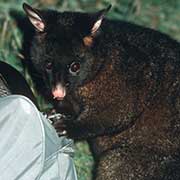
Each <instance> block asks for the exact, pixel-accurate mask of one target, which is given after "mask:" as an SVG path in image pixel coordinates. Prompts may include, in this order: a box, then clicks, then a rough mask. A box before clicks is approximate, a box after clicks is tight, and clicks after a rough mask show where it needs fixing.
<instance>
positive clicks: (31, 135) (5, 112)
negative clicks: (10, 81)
mask: <svg viewBox="0 0 180 180" xmlns="http://www.w3.org/2000/svg"><path fill="white" fill-rule="evenodd" d="M73 153H74V150H73V141H72V140H70V139H67V138H65V137H60V138H59V137H58V136H57V134H56V132H55V130H54V128H53V127H52V126H51V124H50V123H49V121H48V120H47V119H46V118H45V117H44V116H43V115H42V114H41V113H40V112H39V111H38V110H37V108H36V107H35V105H34V104H33V103H32V102H31V101H30V100H29V99H27V98H25V97H23V96H19V95H11V96H7V97H2V98H0V180H76V179H77V176H76V171H75V167H74V164H73V160H72V155H73Z"/></svg>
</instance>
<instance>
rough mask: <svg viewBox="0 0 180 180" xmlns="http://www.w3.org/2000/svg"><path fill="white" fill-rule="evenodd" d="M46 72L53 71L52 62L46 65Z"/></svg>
mask: <svg viewBox="0 0 180 180" xmlns="http://www.w3.org/2000/svg"><path fill="white" fill-rule="evenodd" d="M46 70H47V71H51V70H52V62H47V63H46Z"/></svg>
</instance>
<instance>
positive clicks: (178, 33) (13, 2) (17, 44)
mask: <svg viewBox="0 0 180 180" xmlns="http://www.w3.org/2000/svg"><path fill="white" fill-rule="evenodd" d="M23 2H24V1H22V0H0V59H1V60H3V61H6V62H8V63H9V64H11V65H12V66H14V67H15V68H16V69H18V70H19V71H20V72H21V73H22V74H23V75H24V76H25V77H26V78H27V80H28V82H29V83H30V85H31V87H32V89H33V91H34V88H33V84H32V81H31V78H30V77H29V75H28V74H27V72H26V71H25V70H24V69H23V68H22V64H21V58H20V57H21V54H20V53H19V52H20V49H21V41H22V34H21V32H20V31H19V29H18V28H17V25H16V22H15V20H14V19H13V18H12V17H11V16H10V15H9V12H10V10H12V9H14V10H16V11H19V12H21V13H23V12H22V7H21V6H22V3H23ZM26 2H28V3H29V4H33V5H34V6H35V7H40V8H47V7H48V8H52V9H58V10H61V11H64V10H71V11H74V10H76V11H77V10H78V11H79V10H80V11H94V9H97V10H99V9H101V8H104V7H106V6H107V5H108V4H109V2H111V3H112V5H113V7H112V10H111V11H110V13H109V14H108V17H109V18H115V19H121V20H127V21H131V22H135V23H137V24H140V25H144V26H147V27H151V28H154V29H158V30H160V31H162V32H164V33H167V34H169V35H170V36H172V37H174V38H175V39H177V40H180V18H179V17H180V1H179V0H111V1H108V0H73V1H72V0H26ZM37 98H38V100H39V103H40V104H41V109H45V108H47V105H46V104H45V103H44V101H43V100H42V98H41V97H39V96H38V97H37ZM74 159H75V164H76V168H77V172H78V177H79V179H80V180H89V179H91V169H92V164H93V158H92V156H91V154H90V152H89V149H88V145H87V143H85V142H81V143H77V144H76V154H75V158H74Z"/></svg>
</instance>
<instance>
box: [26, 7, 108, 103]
mask: <svg viewBox="0 0 180 180" xmlns="http://www.w3.org/2000/svg"><path fill="white" fill-rule="evenodd" d="M110 7H111V6H109V7H108V8H107V9H103V10H101V11H99V12H97V13H79V12H63V13H60V12H57V11H52V10H47V11H41V10H37V9H34V8H32V7H31V6H29V5H27V4H23V8H24V10H25V12H26V14H27V16H28V18H29V20H30V22H31V23H32V25H33V26H34V28H35V30H36V35H35V37H34V39H33V41H32V47H31V60H32V62H33V65H34V67H35V68H36V70H37V72H38V73H40V75H41V76H42V78H43V81H44V84H46V88H47V89H48V91H49V92H50V94H51V95H52V97H54V98H55V99H57V100H63V99H64V97H65V96H66V94H67V89H73V88H74V87H75V86H78V85H81V84H82V83H84V82H85V81H86V80H90V79H91V78H92V77H93V75H94V74H96V72H97V71H98V68H97V67H96V66H95V65H94V62H95V61H98V60H97V55H96V54H95V52H94V49H95V47H96V45H97V43H98V41H97V39H98V34H99V33H100V29H101V25H102V23H103V19H104V16H105V14H106V13H107V12H108V10H109V9H110ZM97 64H98V63H97Z"/></svg>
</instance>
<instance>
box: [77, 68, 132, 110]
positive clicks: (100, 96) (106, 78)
mask: <svg viewBox="0 0 180 180" xmlns="http://www.w3.org/2000/svg"><path fill="white" fill-rule="evenodd" d="M130 94H131V93H130V92H128V90H127V88H126V84H125V82H124V80H123V78H121V77H120V75H119V74H118V73H117V72H116V71H115V70H114V68H113V65H107V66H106V68H104V70H103V71H101V72H100V73H99V74H97V76H96V77H95V78H94V79H93V80H92V81H91V82H89V83H87V84H85V85H84V86H81V87H80V88H79V89H78V91H77V96H78V97H80V98H81V99H82V101H83V104H85V105H86V106H89V107H91V108H98V109H99V111H101V110H104V109H107V108H108V107H114V106H117V108H118V106H119V108H120V106H122V107H123V106H128V105H129V104H130V103H128V99H129V96H130Z"/></svg>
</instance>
